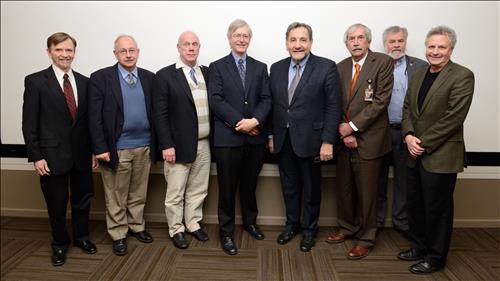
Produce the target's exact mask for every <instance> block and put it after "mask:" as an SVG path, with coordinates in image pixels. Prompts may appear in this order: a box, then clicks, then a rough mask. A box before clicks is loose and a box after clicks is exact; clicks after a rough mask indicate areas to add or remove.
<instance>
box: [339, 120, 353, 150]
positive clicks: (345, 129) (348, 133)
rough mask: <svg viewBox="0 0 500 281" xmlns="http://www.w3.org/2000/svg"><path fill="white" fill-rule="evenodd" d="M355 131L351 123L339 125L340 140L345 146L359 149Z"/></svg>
mask: <svg viewBox="0 0 500 281" xmlns="http://www.w3.org/2000/svg"><path fill="white" fill-rule="evenodd" d="M352 133H354V130H353V129H352V128H351V125H349V123H345V122H344V123H340V124H339V134H340V139H341V140H342V141H344V145H345V146H346V147H348V148H350V149H355V148H357V147H358V141H357V140H356V137H355V136H353V135H352Z"/></svg>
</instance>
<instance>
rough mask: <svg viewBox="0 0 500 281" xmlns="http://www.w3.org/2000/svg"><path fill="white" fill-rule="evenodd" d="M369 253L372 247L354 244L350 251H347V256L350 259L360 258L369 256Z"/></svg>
mask: <svg viewBox="0 0 500 281" xmlns="http://www.w3.org/2000/svg"><path fill="white" fill-rule="evenodd" d="M368 253H370V249H368V248H365V247H361V246H354V247H353V248H352V249H351V250H350V251H349V253H347V258H348V259H350V260H359V259H362V258H364V257H366V256H368Z"/></svg>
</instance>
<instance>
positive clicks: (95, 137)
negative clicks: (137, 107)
mask: <svg viewBox="0 0 500 281" xmlns="http://www.w3.org/2000/svg"><path fill="white" fill-rule="evenodd" d="M118 75H119V74H118V64H115V65H113V66H110V67H107V68H103V69H101V70H98V71H96V72H94V73H92V74H91V75H90V81H89V127H90V135H91V139H92V149H93V152H94V154H96V155H97V154H101V153H104V152H109V153H110V158H111V161H110V162H101V165H104V166H106V167H109V168H113V169H114V168H116V167H117V166H118V153H117V148H116V142H117V140H118V138H119V137H120V135H121V133H122V129H123V123H124V117H123V96H122V90H121V87H120V80H119V76H118ZM138 76H139V77H138V79H140V81H141V85H142V90H143V91H144V98H145V102H146V111H147V114H148V119H149V126H150V127H151V145H150V152H151V160H152V161H155V160H156V153H155V152H156V148H155V147H156V140H155V138H156V137H155V133H154V132H155V131H154V129H153V122H152V120H151V85H152V81H153V76H154V73H152V72H150V71H148V70H145V69H142V68H138Z"/></svg>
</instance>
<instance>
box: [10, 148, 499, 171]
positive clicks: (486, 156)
mask: <svg viewBox="0 0 500 281" xmlns="http://www.w3.org/2000/svg"><path fill="white" fill-rule="evenodd" d="M1 152H2V154H1V157H10V158H27V154H26V145H24V144H2V151H1ZM265 162H266V163H271V164H276V163H278V159H277V157H276V155H273V154H270V153H266V158H265ZM334 163H335V161H333V160H332V161H328V162H326V163H325V164H326V165H331V164H334ZM467 165H468V166H491V167H494V166H500V152H467Z"/></svg>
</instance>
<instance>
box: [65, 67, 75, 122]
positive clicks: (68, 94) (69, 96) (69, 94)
mask: <svg viewBox="0 0 500 281" xmlns="http://www.w3.org/2000/svg"><path fill="white" fill-rule="evenodd" d="M68 77H69V76H68V74H67V73H65V74H64V76H63V79H64V82H63V89H64V97H65V98H66V104H67V105H68V109H69V113H70V114H71V118H73V121H75V120H76V102H75V94H74V93H73V87H71V83H70V82H69V79H68Z"/></svg>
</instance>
